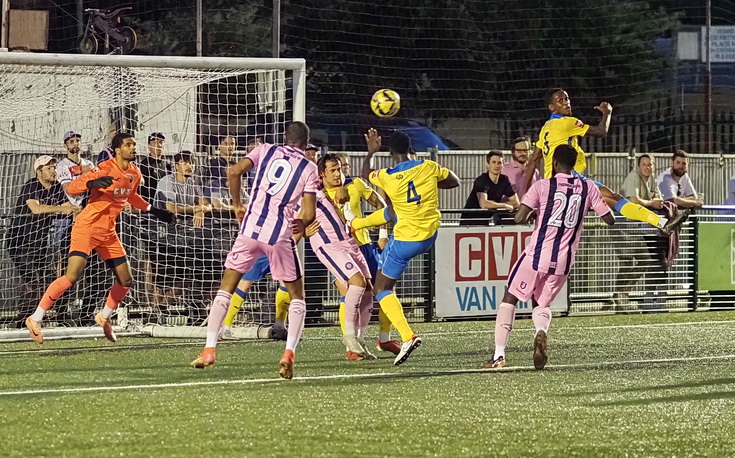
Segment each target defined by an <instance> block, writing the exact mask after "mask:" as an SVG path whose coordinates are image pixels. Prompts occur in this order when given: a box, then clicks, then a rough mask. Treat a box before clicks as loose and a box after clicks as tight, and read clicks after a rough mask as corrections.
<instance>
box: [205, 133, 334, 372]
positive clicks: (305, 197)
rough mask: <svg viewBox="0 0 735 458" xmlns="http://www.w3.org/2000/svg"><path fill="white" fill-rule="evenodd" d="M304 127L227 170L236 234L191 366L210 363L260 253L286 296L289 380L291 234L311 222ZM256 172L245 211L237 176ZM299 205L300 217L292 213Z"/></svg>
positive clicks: (294, 297) (313, 183) (312, 168)
mask: <svg viewBox="0 0 735 458" xmlns="http://www.w3.org/2000/svg"><path fill="white" fill-rule="evenodd" d="M308 140H309V127H308V126H307V125H306V124H304V123H302V122H298V121H297V122H293V123H291V124H289V125H288V127H287V128H286V133H285V144H284V145H270V144H268V143H264V144H261V145H258V146H257V147H255V148H253V150H252V151H251V152H250V153H248V155H247V156H245V158H244V159H242V160H240V161H239V162H238V163H237V164H235V165H234V166H232V167H231V168H230V170H229V173H228V178H229V186H230V192H231V194H232V206H233V207H234V209H235V214H236V215H237V217H238V219H241V220H242V225H241V227H240V232H239V234H238V236H237V239H236V240H235V243H234V245H233V246H232V250H231V251H230V253H229V254H228V255H227V260H226V261H225V273H224V275H223V277H222V283H221V285H220V289H219V291H218V292H217V296H216V297H215V299H214V302H213V304H212V310H211V311H210V312H209V320H208V322H207V341H206V344H205V348H204V350H203V351H202V353H201V354H200V355H199V357H198V358H197V359H195V360H194V361H193V362H192V363H191V364H192V365H193V366H194V367H198V368H203V367H207V366H211V365H213V364H214V362H215V345H216V342H217V335H218V334H219V329H220V326H221V325H222V321H223V320H224V318H225V315H227V309H228V307H229V304H230V301H231V299H232V293H233V292H234V291H235V289H236V288H237V284H238V282H239V281H240V279H241V278H242V274H243V273H245V272H248V271H249V270H250V269H252V267H253V265H254V264H255V262H256V261H257V260H258V258H260V257H261V256H262V255H263V254H265V255H266V256H267V257H268V261H269V263H270V268H271V275H272V277H273V278H274V279H275V280H281V281H283V283H284V285H285V287H286V289H287V290H288V293H289V294H290V295H291V304H290V307H289V312H288V323H289V325H288V336H287V338H286V350H285V352H284V353H283V356H282V357H281V361H280V364H279V366H280V369H279V373H280V375H281V377H283V378H286V379H291V378H292V377H293V367H294V356H295V355H294V352H295V350H296V346H297V345H298V343H299V340H300V339H301V334H302V332H303V330H304V320H305V318H306V303H305V302H304V281H303V277H302V273H301V265H300V261H299V256H298V253H297V251H296V243H295V242H294V238H293V234H295V233H303V232H304V229H305V225H308V224H311V222H313V221H314V218H315V214H316V191H317V187H318V186H319V178H318V171H317V167H316V165H315V164H314V163H313V162H310V161H309V160H308V159H306V158H305V157H304V151H303V150H304V148H306V145H307V142H308ZM252 168H256V169H257V173H256V174H255V182H254V185H253V192H252V195H251V199H250V203H249V204H248V207H247V209H245V208H244V207H243V206H242V203H241V200H240V186H241V181H240V180H241V177H242V175H243V174H245V173H247V172H248V171H250V169H252ZM299 203H301V214H300V215H299V217H297V215H296V208H297V206H298V205H299Z"/></svg>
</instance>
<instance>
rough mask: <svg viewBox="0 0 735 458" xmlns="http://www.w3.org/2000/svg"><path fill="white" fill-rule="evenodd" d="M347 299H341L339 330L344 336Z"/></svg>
mask: <svg viewBox="0 0 735 458" xmlns="http://www.w3.org/2000/svg"><path fill="white" fill-rule="evenodd" d="M345 307H346V306H345V298H344V297H340V298H339V328H340V329H341V330H342V335H345Z"/></svg>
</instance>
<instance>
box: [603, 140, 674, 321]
mask: <svg viewBox="0 0 735 458" xmlns="http://www.w3.org/2000/svg"><path fill="white" fill-rule="evenodd" d="M654 170H655V166H654V161H653V158H652V157H651V156H649V155H648V154H641V155H640V156H638V160H637V166H636V169H635V170H632V171H631V172H630V173H629V174H628V176H627V177H626V178H625V181H624V182H623V187H622V189H621V191H620V195H622V196H623V197H625V198H626V199H628V200H629V201H631V202H633V203H634V204H638V205H642V206H644V207H646V208H648V209H651V210H661V209H662V208H663V207H664V201H663V200H662V199H661V194H660V193H659V190H658V186H656V179H655V178H654V176H653V171H654ZM637 226H638V224H636V223H630V224H626V225H624V226H623V227H622V229H620V231H621V241H622V242H623V246H621V248H620V249H619V250H616V254H617V257H618V260H619V266H620V269H619V270H618V275H617V278H616V280H615V286H616V288H615V294H614V300H615V303H616V304H617V305H618V306H621V307H627V306H628V305H629V304H630V301H629V298H628V293H629V292H630V291H631V290H632V289H633V287H634V286H635V285H636V283H638V281H639V280H640V279H641V277H643V274H644V273H646V274H647V275H648V278H649V283H650V284H651V286H649V287H648V288H647V289H652V288H655V283H656V282H654V281H652V280H653V279H654V278H658V277H663V276H664V275H665V273H664V272H662V271H661V269H660V267H659V266H657V265H656V263H654V262H653V260H654V259H655V257H656V250H657V243H658V240H657V237H658V234H655V233H652V232H651V231H650V230H648V229H647V227H648V225H645V224H644V225H643V226H645V228H641V229H640V230H639V229H638V227H637ZM664 278H665V277H664ZM649 292H650V291H649Z"/></svg>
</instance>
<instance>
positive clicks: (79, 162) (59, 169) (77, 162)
mask: <svg viewBox="0 0 735 458" xmlns="http://www.w3.org/2000/svg"><path fill="white" fill-rule="evenodd" d="M81 140H82V135H81V134H79V133H77V132H74V131H73V130H70V131H68V132H67V133H65V134H64V148H66V157H65V158H63V159H62V160H60V161H59V163H58V164H56V179H57V180H58V181H59V184H61V187H62V188H64V192H66V188H67V187H69V183H71V182H72V180H74V179H76V178H78V177H79V176H81V174H83V173H86V172H89V171H90V170H92V169H94V168H95V166H94V164H93V163H92V162H90V161H88V160H86V159H82V157H81V156H80V154H79V150H80V145H81ZM66 197H67V199H69V202H71V203H73V204H74V205H76V206H77V207H79V208H81V207H83V206H84V203H85V201H86V199H87V194H86V193H85V194H78V195H69V194H68V193H67V195H66Z"/></svg>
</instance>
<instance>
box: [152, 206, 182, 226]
mask: <svg viewBox="0 0 735 458" xmlns="http://www.w3.org/2000/svg"><path fill="white" fill-rule="evenodd" d="M148 212H149V213H150V214H151V215H153V216H155V217H156V218H158V219H160V220H161V221H163V222H164V223H168V224H176V214H175V213H172V212H170V211H168V210H166V209H163V208H158V207H154V206H152V205H151V208H150V210H148Z"/></svg>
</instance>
